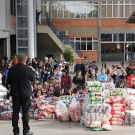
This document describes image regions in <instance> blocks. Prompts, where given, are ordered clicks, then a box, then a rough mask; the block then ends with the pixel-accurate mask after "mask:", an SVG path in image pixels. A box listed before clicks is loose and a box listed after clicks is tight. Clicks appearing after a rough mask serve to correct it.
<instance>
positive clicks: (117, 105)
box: [105, 88, 126, 125]
mask: <svg viewBox="0 0 135 135" xmlns="http://www.w3.org/2000/svg"><path fill="white" fill-rule="evenodd" d="M125 96H126V91H125V89H122V88H117V89H115V90H112V91H110V97H106V98H105V102H106V103H108V104H111V106H112V110H111V114H112V118H111V119H110V124H111V125H123V122H124V118H125V110H126V105H125Z"/></svg>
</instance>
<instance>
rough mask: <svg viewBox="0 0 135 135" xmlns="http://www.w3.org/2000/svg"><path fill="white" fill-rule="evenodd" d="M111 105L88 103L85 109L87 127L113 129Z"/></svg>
mask: <svg viewBox="0 0 135 135" xmlns="http://www.w3.org/2000/svg"><path fill="white" fill-rule="evenodd" d="M110 112H111V106H110V105H108V104H87V105H86V107H85V110H84V121H83V122H84V125H85V127H92V128H93V127H102V128H103V129H106V130H112V129H111V126H110V122H109V119H110V118H111V114H110Z"/></svg>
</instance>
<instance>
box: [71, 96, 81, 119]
mask: <svg viewBox="0 0 135 135" xmlns="http://www.w3.org/2000/svg"><path fill="white" fill-rule="evenodd" d="M69 114H70V117H71V120H72V121H73V122H78V121H80V120H81V114H82V107H81V106H80V102H79V101H76V99H75V98H74V99H72V102H71V104H70V106H69Z"/></svg>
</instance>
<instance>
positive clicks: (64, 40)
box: [40, 15, 82, 57]
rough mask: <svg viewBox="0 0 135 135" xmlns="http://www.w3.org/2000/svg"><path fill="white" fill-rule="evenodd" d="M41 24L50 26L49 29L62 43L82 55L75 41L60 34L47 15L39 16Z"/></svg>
mask: <svg viewBox="0 0 135 135" xmlns="http://www.w3.org/2000/svg"><path fill="white" fill-rule="evenodd" d="M40 20H41V25H43V24H46V25H48V26H49V27H50V29H51V30H52V31H53V32H54V34H55V35H56V36H57V37H58V38H59V40H60V41H61V42H62V43H63V45H70V46H71V47H72V48H73V49H74V50H75V51H76V53H77V54H78V55H79V56H80V57H82V52H81V51H80V50H79V49H78V46H77V45H76V43H75V42H74V41H73V39H71V38H70V37H68V36H64V35H62V34H61V32H60V31H59V30H58V29H57V28H56V27H55V26H54V24H53V23H52V22H51V21H50V20H49V18H48V16H47V15H46V16H45V17H41V18H40Z"/></svg>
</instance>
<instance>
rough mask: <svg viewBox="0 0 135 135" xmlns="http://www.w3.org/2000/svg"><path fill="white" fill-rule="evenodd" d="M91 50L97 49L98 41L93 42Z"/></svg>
mask: <svg viewBox="0 0 135 135" xmlns="http://www.w3.org/2000/svg"><path fill="white" fill-rule="evenodd" d="M93 50H98V42H93Z"/></svg>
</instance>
